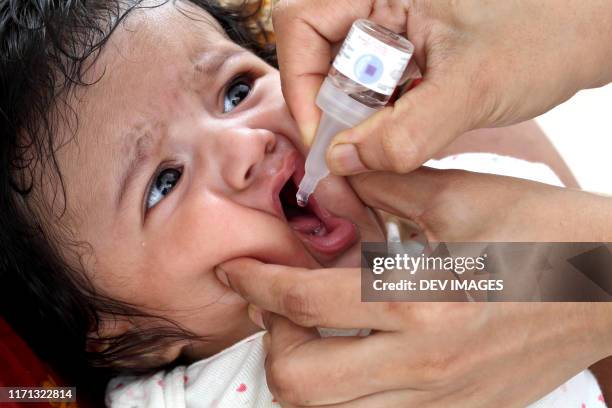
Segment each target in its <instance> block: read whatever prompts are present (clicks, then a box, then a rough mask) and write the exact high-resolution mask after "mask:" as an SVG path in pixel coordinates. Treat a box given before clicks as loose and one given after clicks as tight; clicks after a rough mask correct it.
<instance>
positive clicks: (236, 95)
mask: <svg viewBox="0 0 612 408" xmlns="http://www.w3.org/2000/svg"><path fill="white" fill-rule="evenodd" d="M250 92H251V83H250V82H249V81H248V80H246V79H244V78H243V79H239V80H237V81H235V82H234V83H233V84H231V85H230V86H229V87H228V88H227V91H226V92H225V96H224V97H223V113H227V112H230V111H232V110H233V109H234V108H235V107H236V106H238V105H239V104H240V102H242V101H243V100H244V98H246V97H247V96H248V95H249V93H250Z"/></svg>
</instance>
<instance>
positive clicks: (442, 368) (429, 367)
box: [418, 350, 460, 389]
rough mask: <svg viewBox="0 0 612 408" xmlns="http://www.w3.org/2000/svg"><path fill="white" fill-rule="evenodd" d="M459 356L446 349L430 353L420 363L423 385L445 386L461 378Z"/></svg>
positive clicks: (419, 370) (431, 386)
mask: <svg viewBox="0 0 612 408" xmlns="http://www.w3.org/2000/svg"><path fill="white" fill-rule="evenodd" d="M459 358H460V357H459V356H458V355H457V354H454V353H452V352H448V351H445V350H436V351H433V352H430V353H428V354H427V355H426V356H425V357H423V358H422V360H421V361H420V363H419V364H418V366H419V367H418V372H419V377H420V378H419V379H420V382H421V385H422V386H423V387H426V388H430V389H431V388H443V387H445V386H447V385H449V384H452V383H454V382H455V381H456V380H457V379H458V378H459V371H460V364H459Z"/></svg>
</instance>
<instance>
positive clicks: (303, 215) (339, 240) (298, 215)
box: [279, 158, 357, 256]
mask: <svg viewBox="0 0 612 408" xmlns="http://www.w3.org/2000/svg"><path fill="white" fill-rule="evenodd" d="M295 169H296V170H295V172H294V173H293V174H292V175H291V177H289V179H288V180H287V182H286V183H285V185H284V186H283V187H282V189H281V191H280V193H279V200H280V204H281V206H282V211H283V215H284V216H285V219H286V220H287V223H288V224H289V226H290V227H291V228H292V229H293V230H294V231H295V232H296V233H297V235H298V236H299V237H300V238H301V239H302V241H303V242H304V243H305V244H306V245H307V246H310V247H311V248H312V249H314V250H316V251H318V252H320V253H322V254H325V255H328V256H337V255H339V254H341V253H342V252H344V251H346V250H347V249H348V248H349V247H350V246H351V245H352V244H353V243H354V242H355V240H356V239H357V229H356V227H355V225H354V224H353V223H352V222H351V221H349V220H347V219H345V218H341V217H336V216H334V215H332V214H330V213H329V211H327V210H326V209H325V208H323V207H322V206H320V205H319V203H318V202H317V199H316V196H315V195H313V196H311V198H310V200H309V202H308V205H307V206H306V207H300V206H298V205H297V201H296V198H295V194H296V193H297V185H298V184H299V182H300V180H301V179H302V177H303V176H304V161H303V159H301V158H298V159H296V166H295Z"/></svg>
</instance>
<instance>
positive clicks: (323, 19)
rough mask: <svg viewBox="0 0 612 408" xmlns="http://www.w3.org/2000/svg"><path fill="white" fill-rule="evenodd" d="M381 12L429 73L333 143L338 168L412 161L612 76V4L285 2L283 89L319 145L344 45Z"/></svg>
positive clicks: (403, 165) (347, 170)
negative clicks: (320, 97)
mask: <svg viewBox="0 0 612 408" xmlns="http://www.w3.org/2000/svg"><path fill="white" fill-rule="evenodd" d="M358 18H369V19H371V20H373V21H375V22H377V23H379V24H381V25H383V26H386V27H388V28H390V29H392V30H394V31H396V32H405V33H407V37H408V38H409V39H410V40H411V41H412V42H413V43H414V45H415V48H416V54H415V59H416V62H417V63H418V64H419V66H420V67H421V68H422V70H423V71H424V79H423V82H422V83H421V84H420V85H419V86H417V87H416V88H414V89H412V90H411V91H409V92H407V93H405V94H404V95H403V96H402V97H400V98H399V99H398V100H397V102H396V103H395V105H394V106H389V107H386V108H385V109H383V110H382V111H381V112H379V113H377V114H375V115H374V116H373V117H372V118H370V119H369V120H367V121H366V122H364V123H363V124H362V125H360V126H357V127H356V128H354V129H352V130H348V131H345V132H342V133H341V134H340V135H338V136H337V137H336V138H335V139H334V141H333V142H332V145H331V148H330V150H329V152H328V162H329V165H330V169H331V170H332V172H334V173H336V174H340V175H348V174H355V173H359V172H362V171H364V170H366V169H371V170H392V171H395V172H400V173H405V172H407V171H410V170H412V169H414V168H416V167H418V166H419V165H420V164H422V163H423V162H425V161H426V160H427V159H429V158H430V157H432V156H433V155H434V154H435V153H436V152H437V151H438V150H440V149H441V148H442V147H443V146H445V145H446V144H448V143H449V142H450V141H451V140H452V139H453V138H455V137H456V136H458V135H459V134H462V133H464V132H465V131H467V130H471V129H474V128H479V127H493V126H501V125H507V124H511V123H517V122H519V121H523V120H525V119H528V118H532V117H534V116H536V115H539V114H541V113H543V112H545V111H547V110H548V109H550V108H551V107H553V106H555V105H557V104H559V103H561V102H562V101H564V100H566V99H568V98H569V97H571V96H572V95H573V94H574V93H576V92H577V91H578V90H580V89H583V88H588V87H595V86H600V85H603V84H605V83H607V82H609V81H611V80H612V64H610V61H611V60H612V47H610V46H609V33H610V32H611V31H612V2H610V1H607V0H594V1H589V2H584V1H581V0H564V1H558V0H526V1H521V2H503V1H493V2H482V1H478V0H467V1H461V2H457V1H453V0H440V1H435V2H431V1H427V0H412V1H411V0H386V1H385V0H335V1H328V0H301V1H300V0H294V1H281V2H280V3H279V6H278V7H277V8H276V9H275V12H274V27H275V30H276V33H277V50H278V59H279V66H280V73H281V81H282V86H283V93H284V95H285V98H286V101H287V104H288V106H289V108H290V110H291V112H292V114H293V115H294V117H295V119H296V121H297V122H298V124H299V126H300V129H301V131H302V135H303V137H304V140H305V141H306V143H307V144H310V142H311V140H312V138H313V137H314V134H315V130H316V127H317V124H318V121H319V115H320V113H319V111H318V109H317V108H316V106H315V103H314V101H315V97H316V94H317V92H318V89H319V87H320V85H321V82H322V81H323V79H324V77H325V76H326V75H327V72H328V70H329V65H330V61H331V60H332V49H333V45H334V44H335V43H337V42H340V41H342V40H343V39H344V37H345V35H346V34H347V32H348V29H349V27H350V25H351V24H352V22H353V21H354V20H356V19H358Z"/></svg>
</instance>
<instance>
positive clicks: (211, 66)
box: [193, 48, 249, 80]
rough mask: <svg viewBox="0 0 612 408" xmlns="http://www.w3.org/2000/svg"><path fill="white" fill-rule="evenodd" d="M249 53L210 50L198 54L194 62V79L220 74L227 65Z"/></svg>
mask: <svg viewBox="0 0 612 408" xmlns="http://www.w3.org/2000/svg"><path fill="white" fill-rule="evenodd" d="M248 53H249V52H248V51H247V50H245V49H232V48H226V49H221V50H208V51H206V52H204V53H201V54H198V56H197V57H196V58H195V59H194V60H193V69H194V72H193V74H194V79H195V80H197V79H198V78H200V77H202V76H204V77H205V78H206V77H209V76H213V75H215V74H218V73H219V72H221V69H222V68H223V66H224V65H225V64H228V63H230V62H232V61H233V60H234V59H235V58H238V57H240V56H242V55H244V54H248Z"/></svg>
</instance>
